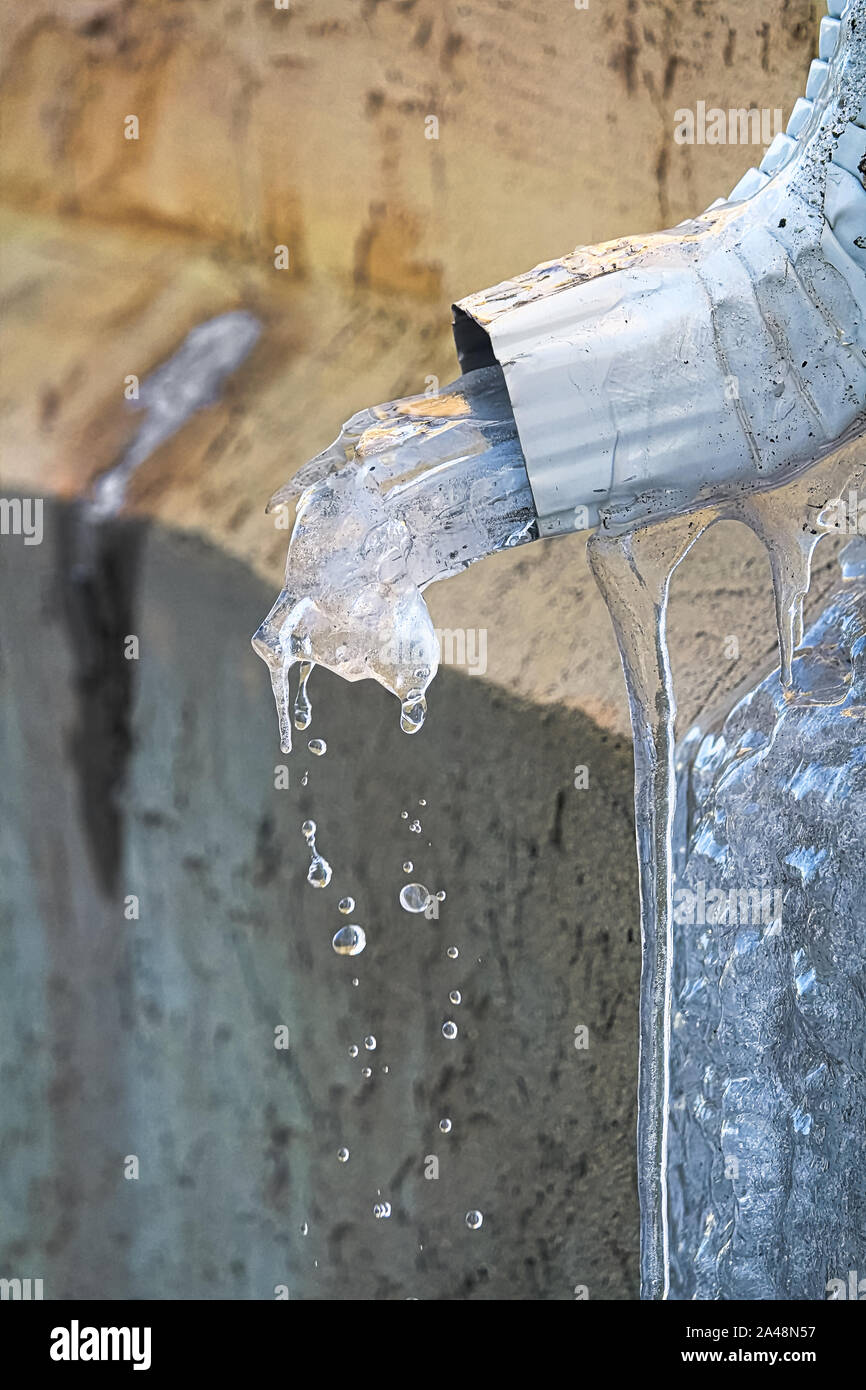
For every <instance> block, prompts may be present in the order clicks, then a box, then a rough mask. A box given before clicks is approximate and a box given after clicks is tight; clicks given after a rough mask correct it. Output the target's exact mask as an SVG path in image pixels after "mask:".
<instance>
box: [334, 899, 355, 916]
mask: <svg viewBox="0 0 866 1390" xmlns="http://www.w3.org/2000/svg"><path fill="white" fill-rule="evenodd" d="M337 911H338V912H342V913H343V915H344V916H346V917H347V916H348V915H349V913H350V912H354V911H355V899H354V898H341V899H340V901H339V902H338V903H337Z"/></svg>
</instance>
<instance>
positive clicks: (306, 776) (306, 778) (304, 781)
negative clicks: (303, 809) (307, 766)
mask: <svg viewBox="0 0 866 1390" xmlns="http://www.w3.org/2000/svg"><path fill="white" fill-rule="evenodd" d="M309 780H310V774H309V772H305V773H304V775H303V777H302V778H301V786H302V787H305V786H306V785H307V783H308V782H309Z"/></svg>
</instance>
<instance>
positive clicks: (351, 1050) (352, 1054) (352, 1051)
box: [349, 1043, 358, 1057]
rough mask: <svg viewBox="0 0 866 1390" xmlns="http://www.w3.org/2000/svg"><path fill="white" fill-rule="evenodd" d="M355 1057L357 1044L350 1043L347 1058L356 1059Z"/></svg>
mask: <svg viewBox="0 0 866 1390" xmlns="http://www.w3.org/2000/svg"><path fill="white" fill-rule="evenodd" d="M357 1055H358V1044H357V1043H352V1044H351V1046H350V1047H349V1056H350V1057H357Z"/></svg>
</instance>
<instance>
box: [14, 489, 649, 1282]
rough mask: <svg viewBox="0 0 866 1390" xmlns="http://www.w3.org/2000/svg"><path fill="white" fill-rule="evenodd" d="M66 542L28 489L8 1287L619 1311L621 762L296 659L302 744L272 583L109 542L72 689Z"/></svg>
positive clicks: (625, 915)
mask: <svg viewBox="0 0 866 1390" xmlns="http://www.w3.org/2000/svg"><path fill="white" fill-rule="evenodd" d="M68 526H69V513H68V511H67V510H66V509H61V508H58V507H54V506H49V505H48V504H46V508H45V538H44V541H43V543H42V544H41V545H40V546H30V547H25V546H24V544H23V541H22V540H21V538H18V537H11V536H8V537H3V539H2V543H0V559H2V569H3V593H4V600H3V604H2V607H0V634H2V635H0V687H2V741H3V749H2V759H3V767H4V775H3V778H2V785H0V800H2V803H3V804H2V838H0V860H2V863H0V879H2V884H0V908H2V957H3V964H4V977H5V980H6V989H7V994H8V1007H7V1008H6V1009H5V1010H4V1011H3V1017H2V1020H0V1047H2V1053H0V1061H2V1075H3V1091H4V1104H3V1118H2V1133H0V1188H2V1215H0V1222H2V1228H0V1274H2V1275H3V1276H4V1277H21V1278H27V1277H30V1278H42V1279H43V1280H44V1291H45V1297H46V1298H72V1297H79V1298H98V1299H103V1298H121V1299H124V1298H153V1297H157V1298H180V1299H198V1298H254V1299H272V1298H274V1296H275V1289H277V1288H278V1286H285V1287H286V1289H287V1291H288V1293H289V1295H290V1297H291V1298H293V1299H298V1298H300V1299H304V1298H306V1299H328V1300H337V1301H339V1300H371V1299H402V1298H419V1299H458V1300H459V1299H473V1298H476V1299H477V1298H480V1299H528V1300H536V1299H543V1300H548V1299H572V1298H574V1297H575V1296H576V1293H575V1290H576V1287H577V1286H585V1288H586V1290H587V1292H588V1296H589V1297H590V1299H598V1298H602V1299H605V1298H608V1299H609V1298H615V1299H626V1298H635V1297H636V1296H637V1249H638V1217H637V1202H636V1193H635V1174H634V1166H635V1146H634V1128H635V1090H636V1071H637V989H638V972H639V956H640V948H639V933H638V928H637V920H638V906H637V894H636V873H635V866H634V836H633V823H632V812H631V750H630V747H629V746H628V745H627V743H625V742H624V741H618V740H616V739H614V738H613V737H611V736H609V735H606V734H605V733H604V732H603V731H601V730H600V729H599V728H598V727H597V726H595V725H594V724H593V723H592V722H591V721H590V720H588V719H587V718H585V717H583V716H581V715H579V714H574V713H569V712H563V711H561V710H558V709H551V710H546V711H544V712H541V711H539V710H538V709H536V708H533V707H531V706H529V705H525V704H519V703H517V702H516V701H515V700H513V699H512V698H510V697H509V696H508V695H507V694H505V693H503V692H502V691H501V690H497V689H495V688H493V687H490V686H488V685H487V684H486V683H485V682H484V681H483V680H482V679H478V678H475V677H472V676H469V675H468V674H467V673H466V672H465V671H459V670H457V669H455V668H450V669H444V670H443V671H442V672H441V673H440V675H439V677H437V679H436V681H435V682H434V685H433V687H432V690H431V700H430V704H431V712H430V716H429V720H428V724H427V726H426V727H425V729H424V730H423V731H422V732H421V733H420V734H419V735H417V736H416V737H414V738H412V739H410V738H408V737H407V736H406V735H403V734H401V733H400V730H399V727H398V707H397V704H396V702H395V701H394V700H393V699H392V698H391V697H390V696H388V695H386V694H385V692H384V691H382V690H381V689H380V688H379V687H377V686H374V685H373V684H371V683H369V682H363V683H361V684H358V685H354V686H348V685H346V684H344V683H342V682H341V681H339V680H337V679H336V678H334V677H331V676H329V674H328V673H327V672H316V673H315V675H314V677H313V680H312V682H311V694H312V698H313V709H314V715H313V724H312V726H311V728H310V730H309V731H308V733H307V734H306V735H303V736H302V735H299V736H298V745H299V746H298V750H297V751H296V752H295V753H294V754H292V755H291V757H288V758H286V757H284V756H283V755H281V754H280V752H279V748H278V744H277V738H276V721H275V714H274V711H273V707H272V703H271V698H270V692H269V688H268V682H267V677H266V672H265V669H264V667H263V666H262V664H261V663H260V662H259V661H258V660H257V659H256V658H255V656H254V655H253V653H252V651H251V648H250V645H249V638H250V634H251V633H252V632H253V630H254V629H255V627H256V626H257V624H258V623H259V621H260V619H261V618H262V616H263V615H264V613H265V612H266V611H267V608H268V607H269V605H270V602H271V599H272V595H271V594H270V593H268V592H266V590H265V587H264V586H263V584H262V583H261V581H260V580H258V579H257V578H256V577H254V576H253V575H251V574H250V573H249V572H248V571H247V570H246V569H245V568H244V567H243V566H241V565H239V564H237V563H236V562H234V561H232V560H229V559H227V558H226V557H225V556H224V555H223V554H221V553H220V552H218V551H216V550H214V549H211V548H209V547H207V546H205V545H204V544H202V543H201V542H199V541H197V540H194V539H191V538H189V537H185V536H183V535H179V534H172V533H168V532H166V531H163V530H160V529H157V528H149V527H144V526H140V525H137V524H133V523H127V524H123V525H120V526H116V527H115V528H114V529H113V531H112V534H111V536H110V538H109V539H110V544H108V545H107V546H106V548H105V549H106V553H107V554H109V555H110V556H111V558H112V574H111V582H112V583H113V584H116V583H117V582H118V574H120V582H121V584H122V585H123V586H124V587H123V591H122V596H121V597H122V612H123V615H124V617H123V622H122V623H121V624H120V625H121V626H126V623H127V621H128V623H129V626H128V628H127V630H126V632H123V633H122V632H120V631H119V629H118V630H117V631H114V629H113V628H112V626H111V624H112V623H113V622H114V617H112V618H111V620H110V622H109V623H108V628H109V636H108V639H107V640H104V641H103V640H101V639H100V642H99V643H95V644H91V645H90V646H88V647H87V650H86V657H87V662H88V663H89V664H88V665H87V666H86V668H83V666H82V642H83V640H84V639H83V637H82V632H81V623H80V616H81V615H80V610H76V608H75V605H74V603H73V606H72V609H70V594H69V590H68V583H69V577H68V573H66V572H65V570H64V572H63V573H61V569H62V567H64V566H66V565H67V564H68V552H69V546H68V543H67V542H68V531H66V532H65V530H64V528H68ZM64 536H65V537H66V539H64ZM124 556H126V557H128V568H127V569H126V570H125V571H124V560H123V557H124ZM118 566H119V569H118ZM64 588H65V589H66V592H65V595H64V594H63V592H62V591H63V589H64ZM109 598H110V595H109ZM97 607H98V611H100V612H104V611H105V607H104V605H103V606H102V607H99V606H97ZM108 608H109V613H111V614H114V615H115V616H116V608H115V609H113V608H112V607H111V604H110V603H109V605H108ZM76 611H78V615H79V616H78V620H76V621H70V612H76ZM112 634H113V635H112ZM128 635H135V636H137V638H138V641H139V657H138V660H137V661H134V662H126V659H125V657H124V645H125V644H124V640H123V639H125V638H126V637H127V636H128ZM94 652H99V653H100V654H101V658H100V659H102V660H103V661H104V663H105V669H104V671H103V673H102V678H101V679H100V678H99V673H98V672H96V673H95V672H94V670H93V654H94ZM114 663H117V664H118V665H117V669H114ZM120 663H123V665H120ZM83 670H84V671H85V674H86V679H83V676H82V671H83ZM119 690H121V691H122V690H127V692H128V695H127V698H128V699H129V700H130V705H129V709H128V710H126V711H118V710H117V709H113V710H106V709H103V710H100V709H98V708H94V702H96V703H97V704H98V702H99V701H101V700H113V701H115V702H116V701H117V699H118V691H119ZM118 719H120V720H121V725H122V728H123V729H124V730H125V731H126V732H125V733H124V736H123V738H115V739H114V740H112V739H111V738H107V739H105V740H104V741H102V737H103V736H102V735H101V734H100V732H99V731H100V730H103V731H104V730H106V729H112V728H114V729H116V728H117V727H118V724H117V720H118ZM312 736H318V737H322V738H325V739H326V740H327V743H328V752H327V755H326V756H325V757H324V758H315V757H312V756H310V755H309V754H308V752H307V749H306V742H307V739H308V738H310V737H312ZM106 759H107V762H108V764H109V765H106V766H102V764H103V762H105V761H106ZM115 762H116V764H117V765H114V764H115ZM121 764H122V765H121ZM281 764H287V765H288V767H289V780H290V785H289V788H288V789H287V790H283V789H278V788H277V787H276V786H275V768H278V767H279V766H280V765H281ZM576 765H583V766H585V767H586V768H587V769H588V778H589V786H588V788H586V789H582V790H578V789H576V788H575V785H574V781H575V776H574V770H575V767H576ZM307 769H308V770H309V778H308V784H307V786H303V785H302V776H303V774H304V772H305V771H306V770H307ZM100 788H101V789H102V790H100ZM101 797H110V798H111V799H112V806H113V809H112V811H111V815H110V817H109V820H110V823H111V825H112V826H114V827H116V828H117V829H118V834H117V847H116V850H114V851H112V852H113V853H115V854H116V863H113V864H106V862H105V854H106V850H107V845H106V842H105V839H104V837H103V838H102V839H101V838H100V826H102V825H104V824H105V823H106V807H105V805H103V804H100V798H101ZM421 799H424V800H425V801H426V803H427V804H426V806H423V807H422V806H420V805H419V802H420V801H421ZM404 810H406V811H408V813H409V816H408V820H406V819H403V818H402V817H401V812H403V811H404ZM310 816H311V817H313V818H314V819H315V820H316V821H317V823H318V827H319V844H320V848H321V851H322V852H323V853H324V854H325V856H326V857H327V858H328V860H329V861H330V863H331V864H332V865H333V869H334V876H333V880H332V883H331V885H330V886H329V887H328V888H327V889H326V890H324V891H317V890H315V889H313V888H312V887H310V886H309V885H308V884H307V882H306V869H307V863H308V856H307V852H306V848H305V845H304V841H303V838H302V836H301V833H300V824H301V822H302V820H304V819H305V818H306V817H310ZM416 817H417V818H418V819H419V820H420V822H421V824H422V827H423V828H422V831H421V833H420V834H417V833H413V832H412V831H411V830H410V824H411V822H412V821H413V820H414V819H415V818H416ZM407 859H410V860H412V861H413V863H414V866H415V867H414V871H413V872H412V874H411V876H407V874H405V873H404V872H403V868H402V865H403V862H404V861H405V860H407ZM407 877H411V878H412V879H415V880H418V881H420V882H422V883H425V884H426V885H427V886H428V887H429V888H431V889H434V890H438V889H445V890H446V893H447V897H446V900H445V901H444V902H443V903H442V904H441V907H440V915H439V920H438V921H436V920H427V919H426V918H425V917H424V916H410V915H409V914H407V913H406V912H404V911H403V910H402V908H401V907H400V906H399V903H398V893H399V890H400V887H401V886H402V884H403V883H404V882H405V881H406V880H407ZM344 894H351V895H352V897H354V898H355V900H356V904H357V906H356V909H355V911H354V912H353V914H352V915H351V917H349V918H345V917H341V915H340V914H339V912H338V911H337V902H338V900H339V899H340V898H341V897H342V896H343V895H344ZM136 914H137V915H136ZM346 921H353V922H358V923H360V924H361V925H363V927H364V929H365V931H366V933H367V948H366V950H365V951H364V953H363V954H362V955H360V956H357V957H355V958H348V957H338V956H337V955H336V954H335V953H334V951H333V950H332V948H331V937H332V935H333V933H334V932H335V931H336V930H337V928H338V927H339V926H340V925H343V924H344V923H345V922H346ZM450 946H457V947H458V949H459V956H458V957H457V959H452V958H450V957H449V956H448V955H447V948H448V947H450ZM353 979H356V980H357V981H358V983H357V984H353ZM453 990H459V991H460V992H461V994H462V1002H461V1003H460V1004H459V1005H454V1004H452V1003H451V1002H449V993H450V992H451V991H453ZM448 1019H453V1020H454V1021H455V1022H456V1023H457V1024H458V1028H459V1032H458V1036H457V1038H456V1039H455V1040H453V1041H449V1040H447V1039H446V1038H445V1037H443V1034H442V1024H443V1022H445V1021H446V1020H448ZM281 1025H285V1027H286V1028H288V1030H289V1046H288V1048H287V1049H281V1048H277V1047H276V1046H275V1030H277V1029H278V1028H280V1026H281ZM581 1027H584V1028H586V1029H587V1030H588V1047H586V1048H582V1047H581V1048H579V1047H576V1046H575V1043H576V1041H577V1042H581V1041H582V1040H583V1035H582V1034H581V1033H576V1029H579V1028H581ZM369 1035H374V1036H375V1038H376V1047H375V1050H374V1051H367V1050H366V1049H365V1046H364V1039H365V1037H367V1036H369ZM351 1045H355V1046H357V1047H358V1049H359V1052H358V1055H357V1057H352V1056H350V1052H349V1049H350V1046H351ZM367 1066H369V1067H370V1068H371V1073H372V1074H371V1076H370V1077H369V1078H365V1077H364V1075H363V1073H362V1068H364V1067H367ZM445 1118H448V1119H450V1120H451V1131H450V1133H447V1134H445V1133H442V1132H441V1130H440V1128H439V1122H440V1120H442V1119H445ZM343 1145H345V1146H346V1147H347V1148H348V1149H349V1151H350V1157H349V1160H348V1162H346V1163H340V1162H339V1161H338V1159H337V1150H338V1149H339V1148H340V1147H341V1146H343ZM136 1168H137V1172H138V1176H137V1177H134V1176H126V1174H130V1173H134V1172H135V1171H136ZM437 1174H438V1176H437ZM380 1200H381V1201H383V1202H389V1203H390V1204H391V1216H390V1218H388V1219H384V1220H377V1219H375V1217H374V1215H373V1207H374V1204H375V1203H376V1202H377V1201H380ZM473 1209H477V1210H480V1211H481V1212H483V1216H484V1221H483V1225H482V1227H481V1228H480V1229H479V1230H470V1229H468V1228H467V1225H466V1222H465V1216H466V1213H467V1212H469V1211H470V1210H473Z"/></svg>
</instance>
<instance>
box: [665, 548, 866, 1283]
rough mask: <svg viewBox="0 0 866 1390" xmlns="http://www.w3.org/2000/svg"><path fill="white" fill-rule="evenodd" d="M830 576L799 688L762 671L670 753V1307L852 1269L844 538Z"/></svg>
mask: <svg viewBox="0 0 866 1390" xmlns="http://www.w3.org/2000/svg"><path fill="white" fill-rule="evenodd" d="M844 575H845V580H844V583H843V584H842V586H841V587H840V590H839V593H838V594H837V596H836V597H835V598H834V599H833V600H832V601H831V603H830V604H829V605H828V607H827V608H826V610H825V612H824V614H823V616H822V617H821V619H820V620H819V621H818V622H817V623H816V624H815V626H814V627H813V628H812V629H811V630H810V631H809V632H808V633H807V635H806V639H805V644H804V646H803V647H802V648H801V649H800V651H799V652H798V654H797V658H796V662H795V678H796V680H797V683H798V686H799V688H800V690H801V691H802V692H803V695H802V696H800V697H795V698H793V699H792V698H787V699H786V697H785V695H784V693H783V691H782V688H781V686H780V684H779V678H778V672H775V673H773V674H772V675H771V676H768V677H767V679H766V680H764V681H763V682H762V683H761V684H759V685H758V686H757V687H756V689H755V690H753V691H752V692H751V693H750V694H748V695H747V696H746V697H745V698H744V699H742V700H740V702H739V703H738V704H737V705H736V707H735V708H734V709H733V710H732V711H731V713H730V714H729V715H728V717H727V718H726V719H725V721H724V723H723V724H722V725H721V726H720V727H717V728H708V729H706V730H700V729H694V730H692V732H691V733H690V734H689V735H688V737H687V738H686V740H685V741H684V743H683V745H682V747H681V749H680V751H679V759H678V780H679V791H678V797H677V802H678V812H677V823H676V824H675V828H674V855H675V858H674V864H675V880H674V928H673V930H674V951H673V1029H672V1041H671V1089H670V1094H671V1119H670V1131H669V1170H668V1181H669V1195H670V1223H671V1296H672V1297H674V1298H679V1299H691V1298H699V1299H707V1298H709V1299H718V1298H722V1299H735V1298H747V1299H755V1298H776V1299H782V1298H798V1299H823V1298H827V1297H828V1296H830V1295H829V1294H828V1292H827V1285H828V1281H831V1280H833V1279H841V1280H843V1281H845V1285H846V1286H847V1283H848V1279H849V1272H850V1271H852V1270H859V1271H860V1274H861V1275H863V1274H866V1179H864V1172H866V854H864V839H866V835H864V824H866V738H864V732H866V542H864V541H863V540H862V539H860V538H858V539H857V540H855V541H853V542H852V543H851V545H850V546H849V547H848V549H847V551H846V552H845V568H844ZM810 699H820V700H822V701H835V702H836V703H833V704H823V705H816V704H813V703H812V704H810ZM731 894H734V895H735V896H733V897H732V896H731ZM831 1292H832V1288H831Z"/></svg>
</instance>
